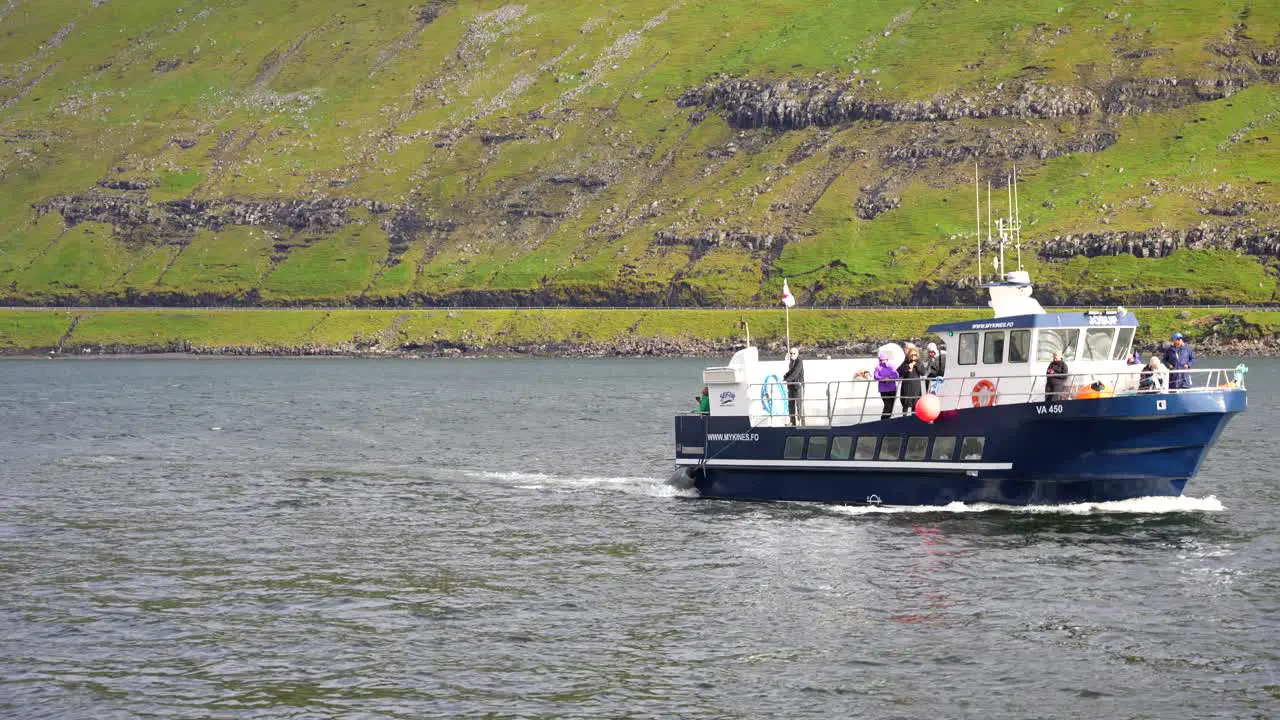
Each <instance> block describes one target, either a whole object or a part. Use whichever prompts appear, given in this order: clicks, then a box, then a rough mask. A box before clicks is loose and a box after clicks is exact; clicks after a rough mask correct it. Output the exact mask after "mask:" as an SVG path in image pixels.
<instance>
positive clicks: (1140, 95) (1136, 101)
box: [1102, 76, 1248, 114]
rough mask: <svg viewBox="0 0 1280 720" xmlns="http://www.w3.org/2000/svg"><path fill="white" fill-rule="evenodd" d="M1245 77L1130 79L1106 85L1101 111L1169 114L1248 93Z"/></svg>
mask: <svg viewBox="0 0 1280 720" xmlns="http://www.w3.org/2000/svg"><path fill="white" fill-rule="evenodd" d="M1247 86H1248V81H1247V80H1246V79H1245V78H1244V77H1242V76H1236V77H1221V78H1216V79H1210V80H1205V79H1199V78H1177V77H1165V78H1127V79H1123V80H1115V81H1113V82H1111V83H1110V84H1108V85H1107V89H1106V91H1105V93H1104V97H1103V101H1102V109H1103V110H1104V111H1105V112H1108V113H1112V114H1130V113H1139V112H1151V111H1154V110H1167V109H1169V108H1175V107H1182V106H1184V105H1191V104H1193V103H1198V102H1208V101H1211V100H1221V99H1223V98H1226V97H1230V96H1231V95H1234V94H1235V93H1237V92H1239V91H1241V90H1243V89H1245V88H1246V87H1247Z"/></svg>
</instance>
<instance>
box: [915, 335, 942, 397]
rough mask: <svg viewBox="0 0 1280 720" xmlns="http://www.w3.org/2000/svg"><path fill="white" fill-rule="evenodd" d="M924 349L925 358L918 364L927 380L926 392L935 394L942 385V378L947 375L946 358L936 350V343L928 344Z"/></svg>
mask: <svg viewBox="0 0 1280 720" xmlns="http://www.w3.org/2000/svg"><path fill="white" fill-rule="evenodd" d="M924 349H925V357H924V358H923V360H922V361H921V363H920V367H921V371H922V372H923V373H924V376H925V377H926V378H928V381H927V386H928V391H929V392H931V393H936V392H938V388H939V387H941V385H942V376H943V375H946V374H947V358H946V356H944V355H943V354H942V352H941V351H939V350H938V343H929V344H928V345H925V346H924Z"/></svg>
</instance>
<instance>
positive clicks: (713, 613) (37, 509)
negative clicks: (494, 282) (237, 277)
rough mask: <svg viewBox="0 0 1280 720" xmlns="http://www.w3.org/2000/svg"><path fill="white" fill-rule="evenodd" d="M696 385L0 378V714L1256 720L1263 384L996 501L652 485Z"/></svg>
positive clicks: (581, 365)
mask: <svg viewBox="0 0 1280 720" xmlns="http://www.w3.org/2000/svg"><path fill="white" fill-rule="evenodd" d="M1210 362H1211V361H1209V360H1201V363H1200V364H1201V365H1206V366H1207V365H1209V364H1210ZM1235 362H1236V361H1235V360H1231V361H1225V360H1224V361H1222V362H1221V363H1220V364H1222V365H1224V366H1225V365H1234V364H1235ZM705 364H707V363H706V362H704V361H699V360H534V359H523V360H460V359H451V360H421V361H409V360H384V361H371V360H366V361H357V360H338V359H292V360H290V359H263V360H243V359H240V360H237V359H117V360H110V359H107V360H95V361H82V360H75V361H69V360H39V361H4V362H0V430H2V433H0V716H4V717H15V718H16V717H21V718H30V717H86V718H87V717H94V718H111V717H121V718H125V717H143V716H147V717H157V716H158V717H175V718H181V717H192V718H195V717H201V718H204V717H223V716H226V717H232V716H234V717H243V716H252V717H459V716H477V715H485V714H492V715H493V716H495V717H546V718H553V717H555V718H561V717H620V716H628V717H690V718H723V717H739V718H749V717H788V718H800V717H804V718H833V717H878V718H879V717H900V718H914V717H922V718H939V717H974V718H1030V717H1115V718H1120V717H1135V718H1136V717H1144V718H1147V717H1160V718H1164V717H1188V718H1191V717H1194V718H1215V717H1223V718H1238V717H1275V716H1280V657H1278V655H1277V648H1280V532H1278V531H1277V519H1278V518H1280V512H1278V511H1277V507H1278V506H1280V478H1278V477H1277V471H1276V463H1275V460H1274V458H1275V453H1274V445H1275V441H1276V438H1277V434H1276V427H1277V425H1278V424H1280V410H1278V409H1277V401H1278V400H1280V363H1277V362H1275V361H1268V360H1258V359H1249V360H1248V364H1249V365H1250V367H1251V368H1252V371H1251V372H1250V374H1249V376H1248V384H1249V387H1250V408H1249V411H1248V412H1247V413H1246V414H1244V415H1242V416H1239V417H1237V418H1236V419H1235V420H1234V421H1233V423H1232V424H1231V425H1230V426H1229V427H1228V429H1227V430H1226V432H1225V433H1224V435H1223V436H1222V438H1221V441H1220V442H1219V444H1218V445H1217V446H1216V447H1215V448H1214V449H1213V451H1212V452H1211V454H1210V456H1209V459H1208V460H1207V462H1206V463H1205V466H1204V468H1203V470H1202V472H1201V474H1200V476H1199V477H1197V478H1196V479H1195V480H1193V481H1192V482H1191V484H1190V485H1189V486H1188V490H1187V495H1186V496H1185V497H1182V498H1159V499H1140V500H1131V501H1125V502H1120V503H1100V504H1083V505H1071V506H1062V507H1053V508H1021V509H1008V508H999V507H994V506H966V505H949V506H946V507H942V508H853V507H838V506H836V507H830V506H820V505H807V504H774V505H769V504H753V503H739V502H726V501H711V500H699V499H696V498H695V497H691V493H682V492H678V491H676V490H674V489H673V488H671V487H670V486H668V485H667V484H666V483H665V482H664V480H665V478H666V477H667V476H668V475H669V474H670V471H671V468H672V463H671V458H672V451H673V445H672V442H673V441H672V438H671V425H672V421H671V416H672V415H673V414H674V413H677V412H681V411H685V410H688V409H691V408H693V407H694V405H695V397H694V396H695V394H696V393H697V392H698V390H699V389H700V387H701V383H700V382H699V370H700V369H701V367H702V366H703V365H705Z"/></svg>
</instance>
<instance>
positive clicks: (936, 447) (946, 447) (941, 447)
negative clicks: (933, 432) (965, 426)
mask: <svg viewBox="0 0 1280 720" xmlns="http://www.w3.org/2000/svg"><path fill="white" fill-rule="evenodd" d="M955 455H956V439H955V438H954V437H952V436H950V435H948V436H946V437H938V438H934V439H933V454H931V455H930V456H929V459H930V460H950V459H951V458H953V457H955Z"/></svg>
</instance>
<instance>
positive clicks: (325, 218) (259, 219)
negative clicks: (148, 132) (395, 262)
mask: <svg viewBox="0 0 1280 720" xmlns="http://www.w3.org/2000/svg"><path fill="white" fill-rule="evenodd" d="M34 207H35V209H36V212H37V213H38V214H40V215H44V214H47V213H51V212H56V213H58V214H60V215H62V219H63V220H65V221H66V223H67V225H69V226H75V225H78V224H79V223H82V222H100V223H109V224H111V225H114V226H115V227H116V228H117V229H118V230H126V231H127V230H139V229H151V230H156V231H162V232H170V233H173V232H180V233H190V232H193V231H195V230H199V229H207V230H220V229H222V228H224V227H227V226H229V225H272V226H279V227H287V228H290V229H292V230H335V229H337V228H340V227H342V226H344V225H346V224H348V223H350V222H351V217H350V215H349V213H348V212H347V211H348V210H350V209H352V208H363V209H365V210H368V211H370V212H373V213H384V212H387V211H389V210H391V206H389V205H387V204H386V203H383V202H381V201H378V200H354V199H349V198H322V199H316V200H190V199H182V200H169V201H165V202H159V203H151V202H148V201H146V200H144V199H142V198H134V197H119V196H114V195H98V194H88V195H61V196H58V197H54V198H51V199H49V200H46V201H45V202H42V203H37V204H36V205H35V206H34Z"/></svg>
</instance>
